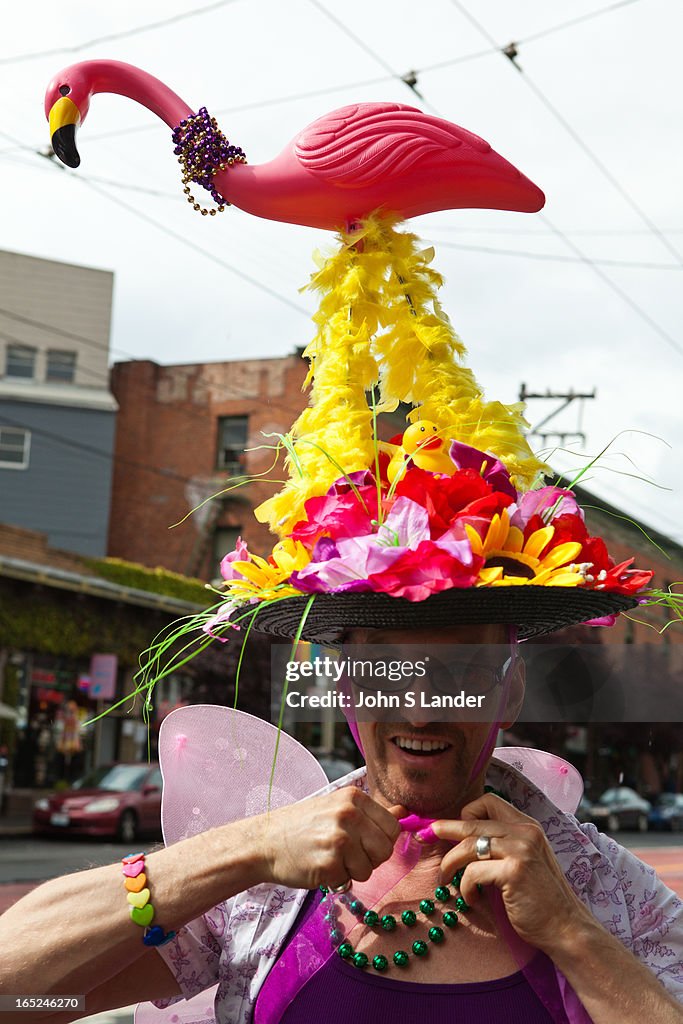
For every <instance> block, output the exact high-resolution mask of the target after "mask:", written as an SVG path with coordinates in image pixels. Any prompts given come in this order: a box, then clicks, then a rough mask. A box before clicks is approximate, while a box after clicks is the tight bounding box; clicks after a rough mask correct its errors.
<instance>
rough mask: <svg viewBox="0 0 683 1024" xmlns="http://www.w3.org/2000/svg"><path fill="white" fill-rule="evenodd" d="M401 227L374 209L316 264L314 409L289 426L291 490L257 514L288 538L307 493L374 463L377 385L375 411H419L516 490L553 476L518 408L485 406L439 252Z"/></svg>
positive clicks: (311, 350) (416, 415)
mask: <svg viewBox="0 0 683 1024" xmlns="http://www.w3.org/2000/svg"><path fill="white" fill-rule="evenodd" d="M395 224H396V221H395V219H392V218H389V217H380V216H378V215H375V214H373V215H372V216H370V217H369V218H368V219H367V220H365V221H364V222H363V223H362V224H361V225H359V227H358V229H357V230H353V231H344V232H340V234H339V236H338V237H339V242H340V245H339V248H338V250H337V251H336V252H335V253H334V254H333V255H331V256H330V257H329V258H327V259H323V258H322V257H319V258H318V265H319V268H320V269H319V270H318V272H317V273H316V274H314V275H313V277H312V278H311V281H310V283H309V285H307V287H308V288H310V289H312V290H313V291H316V292H319V293H320V294H321V296H322V298H321V301H320V306H319V308H318V311H317V313H316V314H315V316H314V318H313V320H314V323H315V324H316V325H317V332H316V335H315V337H314V338H313V340H312V341H311V343H310V345H309V346H308V348H307V349H306V350H305V352H304V355H305V356H306V357H307V358H308V359H309V360H310V370H309V373H308V376H307V378H306V381H305V382H304V388H306V387H307V386H308V385H309V384H310V385H311V393H310V402H309V406H308V408H306V409H305V410H304V411H303V412H302V413H301V415H300V416H299V418H298V419H297V420H296V422H295V423H294V424H293V426H292V428H291V431H290V439H291V443H292V445H293V450H294V453H295V457H293V456H292V455H291V454H290V455H288V456H287V459H286V465H287V468H288V470H289V474H290V479H289V481H288V483H287V484H285V486H284V488H283V489H282V490H281V491H280V492H279V493H278V494H276V495H275V496H274V497H272V498H269V499H268V500H267V501H265V502H263V504H262V505H259V507H258V508H257V509H256V518H257V519H258V520H259V521H260V522H268V523H269V524H270V527H271V529H272V530H273V531H274V532H275V533H277V534H278V535H279V536H281V537H284V536H285V535H286V534H288V533H289V532H290V531H291V530H292V528H293V527H294V524H295V523H296V522H298V520H300V519H302V518H303V516H304V502H305V501H306V500H307V499H308V498H310V497H311V496H313V495H318V494H324V493H325V491H326V490H327V489H328V488H329V487H330V485H331V484H332V483H333V482H334V481H335V480H337V479H338V478H339V477H340V476H342V475H343V474H344V473H346V474H349V473H353V472H356V471H357V470H362V469H366V468H368V467H373V466H374V460H375V439H374V437H373V413H372V408H371V406H370V405H369V404H368V397H367V393H368V391H369V389H370V388H372V387H373V385H375V386H378V388H379V404H378V406H377V412H382V411H388V410H393V409H395V408H396V406H397V405H398V403H399V402H408V403H410V404H412V405H413V406H414V408H413V410H412V411H411V413H410V417H409V418H410V419H411V420H416V419H428V420H432V421H433V422H434V423H436V424H437V425H438V427H439V433H440V434H441V436H443V437H446V438H456V439H457V440H458V441H462V442H464V443H465V444H469V445H472V447H474V448H478V449H480V450H482V451H489V452H491V453H492V454H493V455H495V456H496V457H497V458H499V459H500V460H501V462H503V463H504V464H505V466H506V467H507V469H508V470H509V471H510V473H511V475H512V478H513V481H514V482H515V483H516V484H517V486H518V487H519V488H520V489H528V488H529V487H531V485H532V484H533V482H534V481H535V480H536V479H537V478H538V476H539V474H543V473H544V472H546V471H547V467H546V466H545V465H544V464H543V463H542V462H539V461H538V459H536V457H535V456H534V454H533V452H532V451H531V449H530V447H529V445H528V443H527V441H526V438H525V436H524V428H525V427H526V426H528V424H527V423H526V421H525V420H524V417H523V415H522V411H523V406H522V404H521V403H517V404H515V405H509V406H506V405H503V404H502V403H500V402H487V401H485V399H484V395H483V393H482V390H481V388H480V387H479V385H478V384H477V381H476V379H475V377H474V374H473V373H472V371H471V370H470V369H468V368H467V367H466V366H464V365H463V363H462V357H463V356H464V355H465V353H466V349H465V346H464V345H463V343H462V341H461V340H460V339H459V338H458V336H457V334H456V333H455V331H454V330H453V327H452V326H451V323H450V321H449V319H448V317H447V316H446V314H445V313H444V312H443V310H442V309H441V307H440V305H439V302H438V300H437V298H436V291H437V289H438V288H440V287H441V285H442V284H443V278H442V277H441V275H440V274H438V273H437V272H436V271H434V270H433V269H432V268H431V267H430V265H429V264H430V263H431V260H432V259H433V256H434V251H433V249H420V247H419V240H418V238H417V236H416V235H414V234H411V233H409V232H407V231H397V230H396V228H395Z"/></svg>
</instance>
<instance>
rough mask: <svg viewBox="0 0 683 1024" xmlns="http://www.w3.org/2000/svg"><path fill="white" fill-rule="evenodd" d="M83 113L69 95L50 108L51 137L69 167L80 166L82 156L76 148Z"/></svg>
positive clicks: (56, 149) (59, 155) (59, 154)
mask: <svg viewBox="0 0 683 1024" xmlns="http://www.w3.org/2000/svg"><path fill="white" fill-rule="evenodd" d="M80 123H81V113H80V111H79V109H78V107H77V106H76V104H75V103H74V102H73V100H70V99H69V97H68V96H62V97H61V98H60V99H58V100H57V102H56V103H55V104H54V105H53V107H52V109H51V110H50V138H51V140H52V148H53V149H54V151H55V153H56V155H57V156H58V157H59V159H60V160H61V161H62V163H63V164H66V166H67V167H78V165H79V164H80V162H81V158H80V156H79V155H78V150H77V149H76V126H77V125H79V124H80Z"/></svg>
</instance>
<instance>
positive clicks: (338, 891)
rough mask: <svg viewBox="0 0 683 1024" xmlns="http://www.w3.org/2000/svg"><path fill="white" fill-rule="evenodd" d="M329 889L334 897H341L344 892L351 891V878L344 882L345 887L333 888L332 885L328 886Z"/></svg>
mask: <svg viewBox="0 0 683 1024" xmlns="http://www.w3.org/2000/svg"><path fill="white" fill-rule="evenodd" d="M328 888H329V890H330V892H331V893H332V894H333V895H334V896H340V895H341V894H342V893H344V892H348V891H349V889H350V888H351V879H350V878H348V879H347V880H346V881H345V882H344V884H343V885H337V886H332V885H330V886H328Z"/></svg>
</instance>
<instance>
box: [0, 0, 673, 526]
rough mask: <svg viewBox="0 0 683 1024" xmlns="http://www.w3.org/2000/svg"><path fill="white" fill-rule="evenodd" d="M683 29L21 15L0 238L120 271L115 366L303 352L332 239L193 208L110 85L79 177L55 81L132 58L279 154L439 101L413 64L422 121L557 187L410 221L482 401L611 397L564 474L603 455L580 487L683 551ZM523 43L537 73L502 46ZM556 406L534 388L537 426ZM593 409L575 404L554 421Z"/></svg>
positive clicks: (8, 92) (324, 0) (561, 17)
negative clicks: (345, 122) (307, 290)
mask: <svg viewBox="0 0 683 1024" xmlns="http://www.w3.org/2000/svg"><path fill="white" fill-rule="evenodd" d="M193 11H195V12H197V13H196V14H193V15H192V16H190V17H186V15H187V14H188V13H190V12H193ZM596 11H602V12H603V13H601V14H600V15H598V16H595V17H586V16H588V15H591V14H593V12H596ZM166 19H176V20H171V21H169V22H167V23H166V24H158V23H159V22H163V21H166ZM473 19H475V20H473ZM567 22H569V23H570V24H566V23H567ZM155 23H156V24H155ZM477 23H478V24H477ZM140 29H143V30H142V31H139V30H140ZM682 29H683V9H682V8H681V6H680V5H679V4H678V3H676V2H675V0H621V2H614V0H612V2H610V0H574V3H572V4H571V5H567V4H560V3H557V2H555V3H548V2H547V0H545V2H543V0H478V2H476V3H475V2H474V0H421V3H420V4H419V5H417V4H415V2H414V0H411V2H407V0H373V2H372V3H368V0H345V2H344V4H343V5H342V4H338V3H337V4H333V3H332V0H280V2H277V0H224V2H214V3H201V2H199V0H192V2H190V0H185V2H180V0H166V2H165V3H163V4H161V3H159V2H152V0H135V2H133V0H117V2H116V3H115V4H105V3H101V4H93V3H91V2H86V0H82V2H80V0H61V2H60V3H59V4H55V3H54V2H47V0H33V2H32V3H31V4H16V5H15V6H13V7H12V8H11V11H10V10H8V11H7V12H6V13H5V15H4V17H3V44H2V49H1V50H0V87H1V88H2V95H3V97H4V103H3V107H2V114H1V115H0V171H1V174H2V179H1V180H2V188H1V189H0V247H2V248H4V249H9V250H13V251H17V252H24V253H28V254H30V255H34V256H40V257H44V258H49V259H56V260H64V261H66V262H70V263H77V264H82V265H86V266H93V267H98V268H102V269H106V270H112V271H114V273H115V286H114V310H113V322H112V338H111V346H112V347H111V358H112V361H115V360H121V359H127V358H138V359H140V358H150V359H154V360H156V361H157V362H160V363H178V362H205V361H216V360H231V359H239V358H244V355H245V353H248V354H249V356H250V357H255V356H258V357H267V356H278V355H283V354H286V353H288V352H291V351H292V350H293V349H294V347H295V346H300V345H305V344H306V343H307V342H308V341H309V340H310V338H311V337H312V333H313V331H312V325H311V323H310V319H309V318H310V315H311V313H312V312H313V308H314V305H313V300H312V298H311V297H310V296H308V295H307V294H300V292H299V289H300V288H301V287H302V286H303V285H304V284H305V283H306V282H307V280H308V278H309V276H310V274H311V272H312V271H313V269H314V264H313V261H312V258H311V256H312V252H313V250H315V249H316V248H318V247H323V248H324V247H325V246H327V245H329V244H330V243H331V242H332V235H331V234H329V233H325V232H321V231H316V230H313V229H311V228H305V227H298V226H294V225H286V224H278V223H271V222H268V221H264V220H259V219H258V218H255V217H252V216H250V215H248V214H246V213H243V212H241V211H240V210H237V209H235V208H231V209H228V210H226V212H225V213H223V214H221V215H219V216H216V217H211V218H210V217H201V216H199V214H197V213H195V212H194V211H193V210H192V209H191V208H190V207H189V205H188V204H187V203H186V202H185V201H184V198H183V196H182V186H181V183H180V173H179V165H178V163H177V162H176V158H175V157H174V156H173V153H172V145H171V142H170V133H169V131H168V129H167V128H166V126H165V125H164V124H163V123H162V122H161V121H159V120H157V119H155V117H154V116H153V115H152V114H150V113H149V112H148V111H147V110H145V109H144V108H143V107H141V106H138V105H136V104H135V103H134V102H132V101H130V100H127V99H124V98H121V97H118V96H105V95H101V96H97V97H95V98H94V100H93V102H92V104H91V107H90V113H89V114H88V117H87V120H86V122H85V124H84V125H83V126H82V128H81V129H80V131H79V138H78V144H79V150H80V154H81V166H80V168H79V169H78V170H77V171H73V172H72V171H66V170H60V169H59V167H58V166H57V164H56V162H54V161H51V160H48V159H46V158H45V157H43V156H41V155H39V154H40V151H41V150H42V151H43V152H44V151H45V150H46V147H47V146H48V144H49V137H48V131H47V124H46V122H45V117H44V113H43V95H44V92H45V88H46V86H47V84H48V82H49V81H50V79H51V78H52V77H53V75H54V74H56V72H58V71H59V70H60V69H62V68H64V67H66V66H68V65H70V64H73V63H75V62H76V61H80V60H87V59H94V58H105V57H107V58H111V59H116V60H123V61H127V62H129V63H131V64H135V65H137V66H139V67H141V68H143V69H145V70H147V71H149V72H151V73H152V74H154V75H155V76H156V77H158V78H160V79H161V80H162V81H163V82H165V83H166V84H167V85H169V86H170V87H171V88H172V89H173V90H174V91H175V92H177V93H178V94H180V95H181V96H182V97H183V99H185V100H186V101H187V102H188V104H189V105H190V106H192V107H193V108H195V109H197V108H199V107H200V106H204V105H205V106H207V107H208V109H209V111H210V112H211V113H212V114H213V115H215V116H216V117H217V119H218V122H219V125H220V127H221V128H222V130H223V131H224V132H225V134H226V135H227V136H228V138H229V139H230V141H231V142H234V143H236V144H237V145H240V146H241V147H242V148H243V149H244V150H245V152H246V154H247V157H248V159H249V162H250V163H260V162H264V161H266V160H269V159H271V158H272V157H274V156H275V155H277V153H278V152H279V151H280V150H281V149H282V148H283V147H284V145H285V144H286V143H287V142H288V141H289V140H290V139H291V138H293V137H294V136H295V135H296V134H297V133H298V132H299V131H300V130H301V129H302V128H304V127H305V126H306V125H307V124H309V123H310V122H311V121H313V120H315V118H317V117H319V116H320V115H322V114H325V113H327V112H328V111H331V110H333V109H335V108H337V107H341V106H344V105H346V104H348V103H354V102H359V101H373V100H392V101H395V102H401V103H407V104H410V105H414V106H423V103H422V102H421V100H420V99H419V98H418V96H416V95H415V93H414V92H413V91H412V90H411V89H410V88H409V87H408V86H406V85H405V84H404V83H403V81H401V76H402V75H405V74H406V73H407V72H408V71H411V70H415V71H416V72H417V77H418V85H417V88H418V89H419V91H420V93H421V94H422V96H423V97H424V101H425V104H427V106H425V109H427V110H429V111H430V112H432V113H434V112H435V113H437V114H438V116H441V117H445V118H447V119H448V120H451V121H454V122H456V123H457V124H459V125H461V126H463V127H465V128H467V129H469V130H470V131H473V132H475V133H476V134H478V135H481V136H483V138H485V139H486V140H487V141H489V142H490V143H491V145H492V146H493V147H494V148H495V149H496V150H497V151H498V152H499V153H501V154H502V155H503V156H504V157H506V159H508V160H510V161H511V162H512V163H513V164H515V165H516V166H517V167H518V168H519V169H520V170H522V171H523V172H524V173H525V174H526V175H527V176H528V177H530V178H531V179H532V180H533V181H534V182H536V184H538V185H539V186H540V187H541V188H542V189H543V191H544V192H545V194H546V197H547V203H546V207H545V209H544V210H543V211H542V213H541V214H535V215H530V214H518V213H505V212H496V211H490V210H460V211H448V212H445V213H435V214H430V215H429V216H425V217H421V218H416V219H415V220H413V221H412V222H411V227H412V229H413V230H415V231H417V233H418V234H419V235H420V236H421V237H422V238H424V239H425V241H428V242H429V243H431V244H433V245H434V246H435V249H436V257H435V261H434V266H435V267H436V268H437V269H438V270H440V271H441V272H442V273H443V274H444V275H445V277H446V284H445V286H444V289H443V291H442V295H441V300H442V303H443V305H444V306H445V308H446V311H447V312H448V314H449V316H450V317H451V320H452V321H453V323H454V325H455V327H456V330H457V331H458V333H459V334H460V336H461V337H462V338H463V340H464V341H465V343H466V345H467V347H468V350H469V357H468V358H469V362H470V365H471V366H472V367H473V369H474V371H475V373H476V375H477V378H478V380H479V381H480V383H481V384H482V386H483V387H484V388H485V390H486V393H487V397H489V398H491V399H498V400H501V401H505V402H513V401H516V400H517V397H518V393H519V388H520V385H521V383H522V382H524V383H525V384H526V386H527V388H528V390H532V391H535V392H545V391H546V390H547V389H549V390H551V391H553V392H567V391H568V390H570V389H573V390H574V391H577V392H579V391H580V392H592V391H593V389H595V390H596V398H595V399H594V400H590V401H586V402H585V404H584V407H583V413H582V428H583V430H584V431H585V433H586V435H587V441H586V444H585V446H584V447H581V446H579V445H576V444H573V445H572V447H571V451H570V452H565V453H563V452H555V453H554V454H553V457H552V462H553V465H554V466H556V467H557V468H558V469H561V470H563V471H565V472H567V473H568V474H569V475H572V474H573V473H574V472H575V471H577V470H579V469H581V468H584V467H585V466H586V465H587V464H588V463H589V462H590V461H591V459H592V457H593V456H595V455H597V454H598V453H599V452H601V451H602V450H603V449H604V448H605V447H606V446H608V445H610V448H609V453H608V454H607V455H605V456H603V457H602V458H601V459H600V460H599V462H598V464H597V465H596V466H594V467H593V468H592V469H591V470H590V471H589V472H588V473H587V474H586V476H585V477H584V478H583V480H582V483H583V484H584V485H585V486H587V487H588V488H589V489H590V490H592V491H593V492H594V493H595V494H597V495H599V496H601V497H603V498H604V499H606V500H608V501H610V502H611V503H613V504H615V505H617V506H619V507H620V508H622V509H623V510H624V512H625V514H626V515H629V516H633V517H635V518H637V519H640V520H642V521H643V522H644V523H646V524H648V525H650V526H653V527H654V528H656V529H657V530H659V531H660V532H662V533H664V534H666V535H668V536H670V537H672V538H674V539H676V540H678V541H679V542H681V543H683V517H682V516H681V493H682V489H683V460H682V459H681V404H682V403H681V394H682V392H683V315H682V314H683V289H682V288H681V281H682V276H681V275H682V274H683V211H681V210H680V209H679V207H680V202H681V198H680V197H681V185H680V182H681V178H682V171H683V167H682V163H683V161H682V159H681V157H682V155H683V129H682V128H681V126H682V125H683V88H682V86H683V82H682V81H681V79H682V77H683V71H682V64H681V61H680V52H679V51H680V38H681V30H682ZM102 37H113V38H110V39H108V40H107V41H101V40H102ZM512 41H515V42H516V43H517V49H518V57H517V64H518V65H519V68H520V69H521V70H519V69H518V68H517V67H515V66H514V65H513V64H512V62H511V61H510V60H509V59H508V58H507V57H505V56H504V55H503V54H502V53H501V52H500V51H501V48H502V47H505V46H506V45H507V44H508V43H510V42H512ZM207 198H208V197H207ZM169 231H170V232H172V233H173V236H171V235H169V234H168V233H167V232H169ZM240 275H246V278H245V277H244V276H240ZM259 283H260V284H262V285H263V286H265V288H266V289H267V290H266V291H264V290H262V289H261V288H259V287H258V284H259ZM273 293H276V294H275V295H274V294H273ZM559 404H560V403H559V402H555V403H553V402H550V401H533V402H530V403H529V407H528V413H527V415H528V419H529V420H530V421H531V423H532V424H534V423H537V422H539V421H540V420H541V419H542V418H544V417H545V416H546V415H548V414H549V413H550V412H551V411H552V410H553V409H554V408H555V406H557V405H559ZM578 423H579V412H578V408H577V403H573V404H572V405H570V406H569V407H568V408H567V409H566V410H565V411H564V412H562V413H561V414H559V415H558V416H557V418H556V419H555V420H553V426H554V427H555V428H556V429H561V430H566V431H575V430H576V429H577V426H578ZM545 454H547V452H546V453H545ZM641 477H642V478H646V479H640V478H641ZM649 481H652V482H649Z"/></svg>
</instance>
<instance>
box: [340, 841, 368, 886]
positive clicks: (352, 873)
mask: <svg viewBox="0 0 683 1024" xmlns="http://www.w3.org/2000/svg"><path fill="white" fill-rule="evenodd" d="M344 864H345V866H346V868H347V870H348V875H347V878H350V879H352V880H353V881H356V882H367V880H368V878H369V877H370V875H371V874H372V872H373V871H374V867H373V865H372V862H371V860H370V858H369V857H368V855H367V853H366V852H365V850H364V849H363V846H362V844H361V843H360V842H359V843H356V844H355V845H354V846H353V847H352V848H351V849H350V850H348V851H347V852H346V853H345V854H344Z"/></svg>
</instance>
